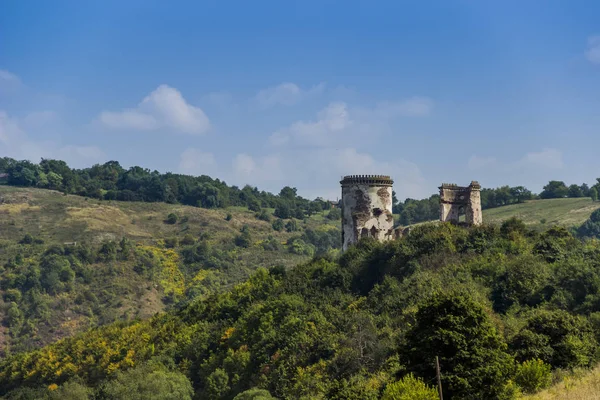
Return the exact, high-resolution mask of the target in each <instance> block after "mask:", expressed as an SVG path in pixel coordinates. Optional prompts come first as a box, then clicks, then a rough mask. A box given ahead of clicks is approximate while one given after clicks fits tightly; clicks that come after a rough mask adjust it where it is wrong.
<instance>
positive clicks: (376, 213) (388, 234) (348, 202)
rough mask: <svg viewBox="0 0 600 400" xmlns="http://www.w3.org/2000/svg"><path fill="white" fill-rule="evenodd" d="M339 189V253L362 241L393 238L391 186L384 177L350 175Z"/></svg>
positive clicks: (388, 179) (388, 180) (390, 180)
mask: <svg viewBox="0 0 600 400" xmlns="http://www.w3.org/2000/svg"><path fill="white" fill-rule="evenodd" d="M340 183H341V185H342V201H341V204H342V250H343V251H345V250H347V249H348V247H349V246H351V245H353V244H355V243H357V242H358V241H359V240H360V239H361V238H364V237H373V238H375V239H377V240H379V241H386V240H391V239H393V238H394V216H393V215H392V184H393V183H394V181H393V180H392V179H391V178H390V177H389V176H385V175H349V176H345V177H344V178H343V179H342V180H341V181H340Z"/></svg>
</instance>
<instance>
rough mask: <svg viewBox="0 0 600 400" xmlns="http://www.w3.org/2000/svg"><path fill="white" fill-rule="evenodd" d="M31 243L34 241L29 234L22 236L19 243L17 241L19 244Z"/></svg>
mask: <svg viewBox="0 0 600 400" xmlns="http://www.w3.org/2000/svg"><path fill="white" fill-rule="evenodd" d="M33 241H34V239H33V236H31V235H30V234H29V233H26V234H25V236H23V238H22V239H21V241H19V243H21V244H32V243H33Z"/></svg>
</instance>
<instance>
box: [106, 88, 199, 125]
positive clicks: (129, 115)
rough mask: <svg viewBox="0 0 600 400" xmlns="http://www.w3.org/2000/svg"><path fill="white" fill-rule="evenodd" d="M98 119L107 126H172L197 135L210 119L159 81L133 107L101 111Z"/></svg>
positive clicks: (178, 93)
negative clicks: (157, 84) (156, 86)
mask: <svg viewBox="0 0 600 400" xmlns="http://www.w3.org/2000/svg"><path fill="white" fill-rule="evenodd" d="M98 120H99V121H100V122H101V123H103V124H104V125H106V126H107V127H109V128H113V129H133V130H141V131H148V130H156V129H161V128H172V129H175V130H177V131H179V132H182V133H187V134H191V135H199V134H202V133H205V132H206V131H208V129H209V128H210V121H209V119H208V117H207V116H206V114H205V113H204V111H202V109H201V108H199V107H194V106H192V105H190V104H188V103H187V102H186V101H185V99H184V98H183V96H182V95H181V93H180V92H179V91H178V90H177V89H175V88H172V87H170V86H167V85H161V86H159V87H158V88H157V89H156V90H154V91H153V92H152V93H150V94H149V95H148V96H146V97H145V98H144V99H143V100H142V102H141V103H140V104H139V105H138V106H137V108H135V109H127V110H124V111H120V112H113V111H103V112H102V113H100V115H99V117H98Z"/></svg>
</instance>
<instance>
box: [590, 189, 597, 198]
mask: <svg viewBox="0 0 600 400" xmlns="http://www.w3.org/2000/svg"><path fill="white" fill-rule="evenodd" d="M590 197H591V199H592V201H596V200H598V189H596V188H595V187H593V188H591V189H590Z"/></svg>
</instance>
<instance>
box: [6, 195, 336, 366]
mask: <svg viewBox="0 0 600 400" xmlns="http://www.w3.org/2000/svg"><path fill="white" fill-rule="evenodd" d="M272 212H273V210H272V209H271V210H269V209H266V210H265V215H266V218H265V216H264V215H263V216H262V217H261V218H263V219H269V221H265V220H261V219H259V218H257V213H256V212H253V211H249V210H248V209H247V208H243V207H230V208H226V209H204V208H198V207H190V206H183V205H174V204H166V203H158V202H157V203H147V202H121V201H107V200H97V199H88V198H85V197H81V196H74V195H64V194H62V193H59V192H56V191H52V190H46V189H34V188H15V187H8V186H0V295H1V296H2V300H3V301H4V303H3V304H1V303H0V320H1V321H2V324H1V325H0V355H1V354H4V353H6V352H8V351H19V350H24V349H31V348H35V347H38V346H41V345H44V344H46V343H49V342H52V341H55V340H57V339H60V338H63V337H67V336H71V335H73V334H75V333H77V332H81V331H83V330H86V329H89V328H90V327H93V326H97V325H104V324H107V323H111V322H113V321H128V320H132V319H135V318H148V317H150V316H152V315H153V314H154V313H156V312H160V311H163V310H165V309H167V308H168V307H172V306H174V305H176V304H178V303H181V302H186V301H190V300H191V299H193V298H195V297H198V296H200V297H202V296H206V295H208V294H209V293H211V292H214V291H219V290H225V289H226V288H228V287H230V286H231V285H232V284H235V283H237V282H240V281H242V280H244V279H246V278H247V277H248V276H249V274H250V273H252V272H253V271H255V270H256V269H257V268H259V267H272V266H281V267H284V268H289V267H291V266H293V265H296V264H298V263H301V262H304V261H307V260H309V259H310V257H311V256H312V255H313V254H315V253H316V252H327V251H329V250H334V249H336V248H338V247H339V241H340V240H339V236H340V234H339V222H338V220H330V219H328V218H325V217H324V214H323V213H320V214H315V215H313V216H312V217H311V218H307V219H306V220H304V221H303V220H295V219H288V220H285V221H283V224H282V225H283V228H282V229H281V230H279V231H278V230H275V229H274V227H273V226H272V222H273V221H275V220H276V218H274V217H273V216H272ZM170 214H174V215H175V216H176V221H175V223H167V217H168V216H169V215H170ZM171 222H173V221H171ZM287 224H290V226H288V227H287V229H286V226H285V225H287ZM242 231H245V232H246V233H242ZM288 231H289V232H288ZM124 239H125V242H124V241H123V240H124ZM122 245H126V249H123V248H122ZM49 270H53V271H52V272H48V271H49Z"/></svg>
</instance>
